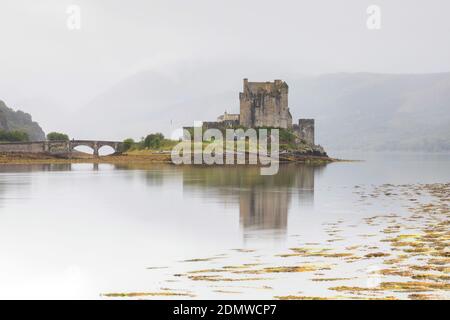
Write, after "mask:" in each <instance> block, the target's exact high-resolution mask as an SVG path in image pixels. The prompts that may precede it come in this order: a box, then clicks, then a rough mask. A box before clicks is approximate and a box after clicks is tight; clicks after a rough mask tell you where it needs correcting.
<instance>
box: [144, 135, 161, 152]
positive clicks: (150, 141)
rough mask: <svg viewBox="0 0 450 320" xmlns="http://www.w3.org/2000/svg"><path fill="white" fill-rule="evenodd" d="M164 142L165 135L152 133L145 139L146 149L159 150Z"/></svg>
mask: <svg viewBox="0 0 450 320" xmlns="http://www.w3.org/2000/svg"><path fill="white" fill-rule="evenodd" d="M163 140H164V135H163V134H162V133H152V134H149V135H148V136H146V137H145V139H144V147H146V148H149V149H157V148H159V147H161V144H162V142H163Z"/></svg>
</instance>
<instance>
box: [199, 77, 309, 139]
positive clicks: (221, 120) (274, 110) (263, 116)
mask: <svg viewBox="0 0 450 320" xmlns="http://www.w3.org/2000/svg"><path fill="white" fill-rule="evenodd" d="M242 91H243V92H240V93H239V105H240V113H239V114H230V113H227V112H225V113H224V114H223V115H220V116H219V117H218V118H217V121H213V122H203V126H204V127H205V128H217V129H226V128H233V127H236V126H242V127H245V128H258V127H273V128H283V129H288V130H292V131H293V132H294V133H295V134H296V135H297V137H298V138H299V139H301V140H304V141H306V142H307V143H308V144H311V145H314V143H315V141H314V119H299V121H298V124H293V123H292V115H291V112H290V111H289V106H288V94H289V86H288V85H287V83H286V82H284V81H282V80H275V81H274V82H269V81H267V82H249V81H248V79H244V87H243V90H242Z"/></svg>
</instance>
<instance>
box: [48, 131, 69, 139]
mask: <svg viewBox="0 0 450 320" xmlns="http://www.w3.org/2000/svg"><path fill="white" fill-rule="evenodd" d="M47 140H49V141H68V140H69V136H68V135H67V134H65V133H60V132H50V133H49V134H47Z"/></svg>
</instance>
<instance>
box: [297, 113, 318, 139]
mask: <svg viewBox="0 0 450 320" xmlns="http://www.w3.org/2000/svg"><path fill="white" fill-rule="evenodd" d="M298 135H299V138H300V139H303V140H305V141H306V142H307V143H309V144H312V145H313V144H315V143H314V119H298Z"/></svg>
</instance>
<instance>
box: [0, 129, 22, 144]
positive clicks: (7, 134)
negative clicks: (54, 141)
mask: <svg viewBox="0 0 450 320" xmlns="http://www.w3.org/2000/svg"><path fill="white" fill-rule="evenodd" d="M0 141H7V142H24V141H29V139H28V134H27V133H26V132H23V131H19V130H13V131H6V130H0Z"/></svg>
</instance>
